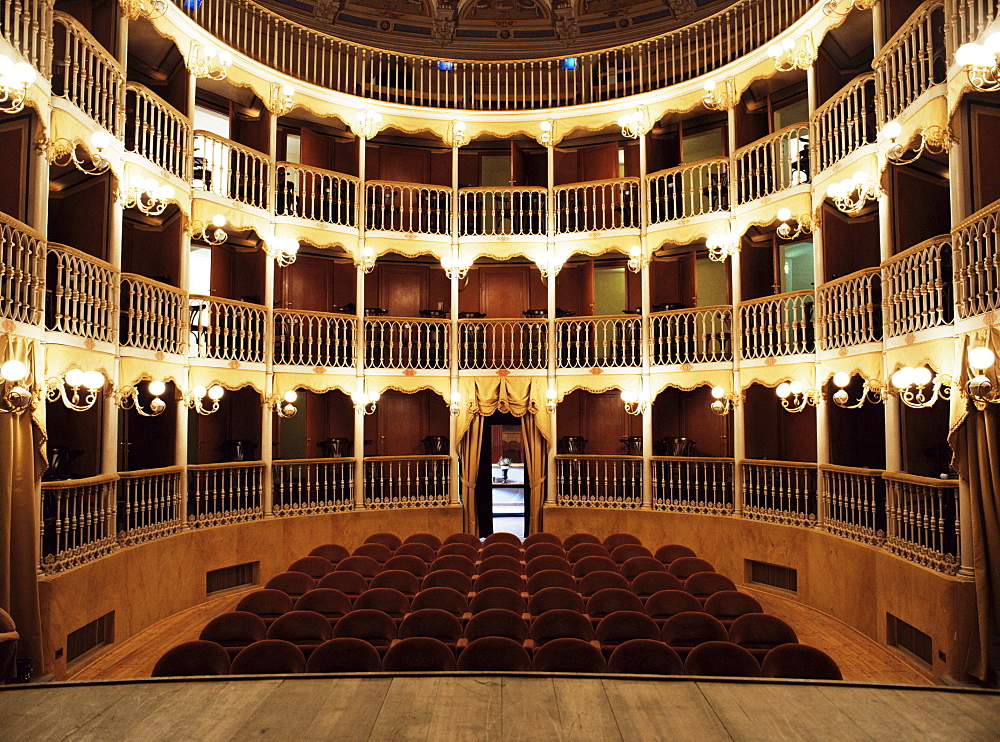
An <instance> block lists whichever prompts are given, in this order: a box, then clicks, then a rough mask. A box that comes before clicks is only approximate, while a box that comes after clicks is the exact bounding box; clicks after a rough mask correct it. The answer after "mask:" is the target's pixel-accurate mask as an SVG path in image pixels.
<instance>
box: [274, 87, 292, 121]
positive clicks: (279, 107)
mask: <svg viewBox="0 0 1000 742" xmlns="http://www.w3.org/2000/svg"><path fill="white" fill-rule="evenodd" d="M293 95H295V86H293V85H279V84H278V83H276V82H272V83H271V99H270V100H269V101H268V104H267V110H269V111H270V112H271V113H273V114H274V115H275V116H284V115H286V114H287V113H288V112H289V111H291V110H292V109H293V108H294V107H295V101H294V100H293V98H292V96H293Z"/></svg>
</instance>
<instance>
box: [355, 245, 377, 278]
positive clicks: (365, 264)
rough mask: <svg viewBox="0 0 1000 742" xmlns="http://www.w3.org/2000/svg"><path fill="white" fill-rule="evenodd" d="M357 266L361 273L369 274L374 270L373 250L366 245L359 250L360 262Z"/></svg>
mask: <svg viewBox="0 0 1000 742" xmlns="http://www.w3.org/2000/svg"><path fill="white" fill-rule="evenodd" d="M357 266H358V267H359V268H360V269H361V271H362V272H363V273H371V272H372V271H373V270H374V269H375V248H372V247H369V246H368V245H365V246H364V247H363V248H361V260H360V262H358V263H357Z"/></svg>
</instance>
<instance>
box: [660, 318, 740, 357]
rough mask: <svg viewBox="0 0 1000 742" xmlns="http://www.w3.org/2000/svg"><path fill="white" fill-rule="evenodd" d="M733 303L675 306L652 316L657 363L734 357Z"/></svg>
mask: <svg viewBox="0 0 1000 742" xmlns="http://www.w3.org/2000/svg"><path fill="white" fill-rule="evenodd" d="M732 331H733V310H732V308H731V307H727V306H718V307H699V308H698V309H672V310H670V311H668V312H657V313H656V314H652V315H650V317H649V341H650V343H651V345H652V353H651V356H650V362H651V363H652V364H653V365H654V366H663V365H674V364H676V365H681V364H684V363H691V364H694V363H720V362H724V361H731V360H733V337H732Z"/></svg>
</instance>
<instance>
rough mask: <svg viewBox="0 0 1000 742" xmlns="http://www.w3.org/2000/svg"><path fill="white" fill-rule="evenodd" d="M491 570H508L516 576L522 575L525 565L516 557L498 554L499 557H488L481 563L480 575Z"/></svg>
mask: <svg viewBox="0 0 1000 742" xmlns="http://www.w3.org/2000/svg"><path fill="white" fill-rule="evenodd" d="M491 569H506V570H509V571H511V572H514V573H516V574H521V573H523V572H524V565H523V564H521V562H520V560H518V559H515V558H514V557H509V556H504V555H502V554H498V555H497V556H491V557H487V558H486V559H484V560H483V561H481V562H480V563H479V573H480V574H482V573H484V572H488V571H489V570H491Z"/></svg>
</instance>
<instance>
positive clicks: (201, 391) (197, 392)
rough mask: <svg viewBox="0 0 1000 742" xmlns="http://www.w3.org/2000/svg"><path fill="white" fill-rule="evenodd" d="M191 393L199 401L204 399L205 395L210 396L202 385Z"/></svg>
mask: <svg viewBox="0 0 1000 742" xmlns="http://www.w3.org/2000/svg"><path fill="white" fill-rule="evenodd" d="M191 393H192V394H193V395H194V396H195V397H197V398H198V399H203V398H204V397H205V395H206V394H208V390H207V389H206V388H205V387H203V386H202V385H201V384H198V385H197V386H196V387H195V388H194V389H192V390H191Z"/></svg>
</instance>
